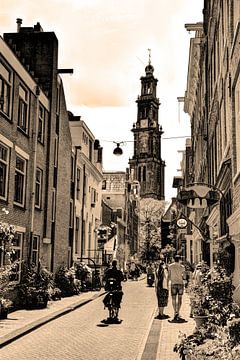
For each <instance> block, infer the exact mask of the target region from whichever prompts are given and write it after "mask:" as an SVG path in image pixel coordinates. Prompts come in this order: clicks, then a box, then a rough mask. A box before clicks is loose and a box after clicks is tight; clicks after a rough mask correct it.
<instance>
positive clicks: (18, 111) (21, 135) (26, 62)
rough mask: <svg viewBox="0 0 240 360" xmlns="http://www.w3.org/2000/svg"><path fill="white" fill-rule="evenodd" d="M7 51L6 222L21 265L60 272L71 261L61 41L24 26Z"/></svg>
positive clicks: (0, 120)
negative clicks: (59, 61) (13, 231)
mask: <svg viewBox="0 0 240 360" xmlns="http://www.w3.org/2000/svg"><path fill="white" fill-rule="evenodd" d="M0 48H1V52H0V91H1V93H0V124H1V126H0V149H1V151H0V153H1V158H0V172H1V176H0V207H1V209H3V208H6V209H7V210H8V212H9V214H8V215H6V213H4V212H3V213H2V214H1V221H2V222H7V223H11V224H13V225H14V226H15V229H16V235H15V239H14V244H13V245H14V248H15V259H20V260H26V259H28V260H30V261H31V262H33V263H37V261H38V260H41V262H42V264H43V265H45V266H46V267H48V268H49V269H50V270H52V271H54V270H55V269H56V268H57V267H58V266H59V265H60V264H62V263H65V264H67V262H68V228H69V212H70V206H69V204H70V171H71V167H70V163H71V161H70V159H71V135H70V130H69V124H68V114H67V110H66V105H65V97H64V91H63V84H62V80H61V78H60V76H59V74H58V64H57V56H58V41H57V38H56V36H55V34H54V33H52V32H51V33H49V32H44V31H43V30H42V28H41V26H40V24H39V23H38V24H36V25H35V26H34V27H27V28H26V27H21V21H20V20H18V29H17V32H16V33H7V34H4V38H3V39H2V38H0ZM63 174H64V176H63ZM2 257H3V254H2ZM1 262H3V258H2V259H1Z"/></svg>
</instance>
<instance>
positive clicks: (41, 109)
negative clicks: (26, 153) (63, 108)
mask: <svg viewBox="0 0 240 360" xmlns="http://www.w3.org/2000/svg"><path fill="white" fill-rule="evenodd" d="M45 116H46V110H45V109H44V107H43V106H42V105H41V104H39V114H38V141H39V142H41V143H42V144H43V143H44V129H45Z"/></svg>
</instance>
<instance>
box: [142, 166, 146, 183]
mask: <svg viewBox="0 0 240 360" xmlns="http://www.w3.org/2000/svg"><path fill="white" fill-rule="evenodd" d="M142 176H143V181H146V166H143V175H142Z"/></svg>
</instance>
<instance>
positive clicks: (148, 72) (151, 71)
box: [145, 49, 154, 75]
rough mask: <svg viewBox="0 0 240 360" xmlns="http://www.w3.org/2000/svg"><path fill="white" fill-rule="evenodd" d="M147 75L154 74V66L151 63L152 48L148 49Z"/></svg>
mask: <svg viewBox="0 0 240 360" xmlns="http://www.w3.org/2000/svg"><path fill="white" fill-rule="evenodd" d="M145 72H146V75H152V74H153V72H154V67H153V66H152V65H151V49H148V65H147V66H146V67H145Z"/></svg>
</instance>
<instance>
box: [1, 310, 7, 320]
mask: <svg viewBox="0 0 240 360" xmlns="http://www.w3.org/2000/svg"><path fill="white" fill-rule="evenodd" d="M7 316H8V309H3V308H1V311H0V320H3V319H7Z"/></svg>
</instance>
